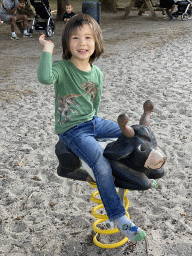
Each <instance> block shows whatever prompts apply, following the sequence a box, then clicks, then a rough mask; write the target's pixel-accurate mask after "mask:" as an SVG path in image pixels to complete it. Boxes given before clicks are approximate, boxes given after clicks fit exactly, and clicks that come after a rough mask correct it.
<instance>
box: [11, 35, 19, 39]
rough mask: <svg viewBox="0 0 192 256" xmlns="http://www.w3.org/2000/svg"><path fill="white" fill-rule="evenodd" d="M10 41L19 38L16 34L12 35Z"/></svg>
mask: <svg viewBox="0 0 192 256" xmlns="http://www.w3.org/2000/svg"><path fill="white" fill-rule="evenodd" d="M11 39H13V40H19V37H18V36H17V35H16V34H14V35H12V36H11Z"/></svg>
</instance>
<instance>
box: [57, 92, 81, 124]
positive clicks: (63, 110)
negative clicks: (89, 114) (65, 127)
mask: <svg viewBox="0 0 192 256" xmlns="http://www.w3.org/2000/svg"><path fill="white" fill-rule="evenodd" d="M79 96H81V94H68V95H65V96H64V97H61V96H60V95H58V114H59V120H58V121H59V122H60V124H65V123H66V122H67V121H69V120H71V115H69V113H68V112H69V111H71V113H73V114H74V113H76V114H78V113H79V111H78V110H73V109H72V108H71V105H75V106H76V107H79V105H78V104H77V103H76V102H75V98H77V97H79ZM62 116H64V117H65V121H61V117H62Z"/></svg>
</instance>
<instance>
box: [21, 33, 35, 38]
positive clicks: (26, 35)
mask: <svg viewBox="0 0 192 256" xmlns="http://www.w3.org/2000/svg"><path fill="white" fill-rule="evenodd" d="M23 37H33V35H32V34H29V33H25V34H24V35H23Z"/></svg>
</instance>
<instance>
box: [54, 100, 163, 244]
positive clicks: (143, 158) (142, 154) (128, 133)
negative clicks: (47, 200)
mask: <svg viewBox="0 0 192 256" xmlns="http://www.w3.org/2000/svg"><path fill="white" fill-rule="evenodd" d="M143 108H144V113H143V115H142V116H141V119H140V122H139V125H132V126H128V125H127V123H128V121H129V117H128V115H127V114H121V115H119V117H118V119H117V122H118V124H119V127H120V129H121V131H122V135H121V136H120V137H119V138H118V139H117V140H115V141H111V142H109V141H108V139H107V142H106V141H105V142H104V141H101V142H99V143H100V144H101V146H102V147H103V149H104V151H103V154H104V156H105V157H106V158H107V159H108V160H109V162H110V164H111V167H112V173H113V176H114V184H115V187H116V188H119V191H118V194H119V197H120V199H121V201H122V203H123V204H124V207H125V210H126V212H127V209H128V207H129V200H128V198H127V196H126V194H127V192H128V190H147V189H149V188H151V187H156V186H157V183H156V181H155V180H154V179H158V178H161V177H163V175H164V170H163V168H162V166H163V165H164V163H165V161H166V157H165V156H164V154H163V153H162V152H161V150H160V149H159V148H158V146H157V141H156V138H155V135H154V133H153V132H152V131H151V129H150V128H149V124H150V114H151V112H152V110H153V108H154V104H153V103H152V101H150V100H147V101H145V103H144V104H143ZM55 153H56V155H57V158H58V160H59V166H58V168H57V174H58V175H59V176H62V177H66V178H70V179H74V180H81V181H88V182H89V184H90V185H91V186H92V187H95V188H96V187H97V186H96V183H95V178H94V174H93V171H92V169H91V168H90V167H89V166H88V165H87V164H86V163H84V162H83V161H82V160H80V159H79V158H78V157H77V156H76V155H75V154H74V153H73V152H71V151H70V150H69V149H68V148H67V147H66V146H65V145H64V143H63V142H62V141H60V140H59V141H58V143H57V144H56V147H55ZM97 195H99V192H98V191H95V192H94V193H93V194H92V195H91V200H92V201H93V202H95V203H97V204H99V205H97V206H95V207H94V208H93V210H92V215H93V216H94V217H96V218H98V219H97V220H96V221H95V222H94V223H93V230H94V231H96V232H97V234H96V235H95V236H94V238H93V242H94V243H95V244H96V245H97V246H99V247H101V248H116V247H119V246H121V245H123V244H124V243H126V242H127V241H128V238H126V237H125V238H124V239H123V240H121V241H120V242H117V243H114V244H103V243H101V242H99V241H98V240H97V235H98V233H100V234H113V233H117V232H119V230H118V229H117V228H114V224H113V222H110V221H109V220H108V217H107V215H102V214H98V213H97V212H96V211H98V210H99V209H101V208H103V207H104V206H103V204H102V201H101V200H100V199H97V198H96V196H97ZM127 216H128V218H129V214H128V212H127ZM101 222H105V224H106V227H108V228H111V229H106V230H102V229H99V228H98V227H97V225H98V224H99V223H101Z"/></svg>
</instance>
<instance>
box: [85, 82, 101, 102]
mask: <svg viewBox="0 0 192 256" xmlns="http://www.w3.org/2000/svg"><path fill="white" fill-rule="evenodd" d="M81 88H82V89H85V90H86V93H85V94H84V96H86V95H87V94H89V93H91V102H92V101H93V100H94V99H95V97H96V95H97V93H98V89H97V85H96V84H95V83H93V82H86V83H83V84H82V85H81Z"/></svg>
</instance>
